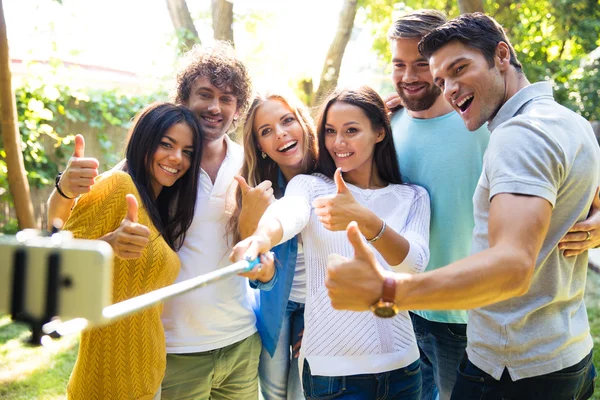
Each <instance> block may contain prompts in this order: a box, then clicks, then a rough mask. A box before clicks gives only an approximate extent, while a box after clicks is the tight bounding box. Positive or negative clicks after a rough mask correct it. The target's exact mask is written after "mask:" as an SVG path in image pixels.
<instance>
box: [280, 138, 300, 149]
mask: <svg viewBox="0 0 600 400" xmlns="http://www.w3.org/2000/svg"><path fill="white" fill-rule="evenodd" d="M296 143H298V141H297V140H292V141H291V142H288V143H286V144H284V145H283V146H281V147H280V148H278V149H277V151H284V150H287V149H289V148H290V147H292V146H293V145H295V144H296Z"/></svg>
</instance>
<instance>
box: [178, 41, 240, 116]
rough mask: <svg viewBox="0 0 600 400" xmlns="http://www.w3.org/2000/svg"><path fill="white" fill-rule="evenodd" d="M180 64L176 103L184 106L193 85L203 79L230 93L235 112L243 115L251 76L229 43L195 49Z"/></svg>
mask: <svg viewBox="0 0 600 400" xmlns="http://www.w3.org/2000/svg"><path fill="white" fill-rule="evenodd" d="M183 60H184V64H183V67H182V68H181V69H180V71H179V72H178V74H177V86H176V93H175V103H177V104H184V105H185V104H187V101H188V100H189V98H190V92H191V90H192V85H193V84H194V81H195V80H196V79H197V78H198V77H200V76H205V77H207V78H208V80H209V81H210V83H211V85H213V86H215V87H217V88H219V89H220V90H223V91H224V90H226V89H229V90H231V91H232V92H233V95H234V96H235V97H236V99H237V111H238V112H239V113H240V114H243V113H244V111H245V110H246V107H248V103H249V102H250V96H251V95H252V84H251V80H250V75H249V74H248V70H247V69H246V67H245V66H244V64H243V63H242V62H241V61H240V60H239V59H238V58H237V57H236V56H235V51H234V49H233V47H231V45H230V44H229V43H228V42H225V41H221V40H217V41H216V42H215V43H214V44H213V45H212V46H201V45H199V44H197V45H194V47H192V48H191V50H189V51H188V52H187V53H185V54H184V55H183Z"/></svg>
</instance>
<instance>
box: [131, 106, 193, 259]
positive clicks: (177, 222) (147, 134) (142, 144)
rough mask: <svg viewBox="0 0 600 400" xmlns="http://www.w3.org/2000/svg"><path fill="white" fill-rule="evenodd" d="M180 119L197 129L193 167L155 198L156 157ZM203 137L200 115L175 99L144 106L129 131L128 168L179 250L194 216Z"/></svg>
mask: <svg viewBox="0 0 600 400" xmlns="http://www.w3.org/2000/svg"><path fill="white" fill-rule="evenodd" d="M179 123H183V124H186V125H187V126H188V127H189V128H190V129H191V130H192V133H193V154H192V157H191V160H190V168H189V170H188V171H187V172H186V173H185V174H184V175H183V176H182V177H181V178H179V179H177V181H176V182H175V183H174V184H173V185H172V186H170V187H166V186H165V187H163V188H162V190H161V191H160V194H159V195H158V197H157V198H156V199H155V198H154V195H153V190H152V175H151V173H150V171H152V159H153V157H154V153H156V150H157V148H158V146H159V145H160V142H161V140H162V138H163V136H164V135H165V134H166V133H167V131H168V130H169V129H170V128H171V127H172V126H173V125H176V124H179ZM203 137H204V135H203V132H202V128H201V127H200V123H199V122H198V120H197V119H196V116H195V115H194V114H193V113H192V112H191V111H190V110H188V109H187V108H185V107H184V106H177V105H174V104H171V103H156V104H151V105H149V106H147V107H146V108H144V109H143V110H142V111H140V112H139V113H138V115H137V116H136V117H135V119H134V123H133V126H132V128H131V130H130V132H129V135H128V142H127V148H126V150H125V157H126V160H127V162H126V163H125V165H124V170H126V171H127V172H128V173H129V175H131V179H132V180H133V182H134V183H135V186H136V188H137V190H138V192H139V194H140V198H141V199H142V203H143V205H144V208H145V209H146V211H147V212H148V215H149V216H150V219H151V220H152V223H153V224H154V226H155V227H156V229H157V230H158V231H159V232H160V233H161V234H162V235H163V237H164V239H165V241H166V242H167V244H168V245H169V247H171V248H172V249H173V250H175V251H177V250H179V249H180V248H181V246H182V245H183V241H184V239H185V233H186V231H187V229H188V228H189V227H190V225H191V224H192V219H193V217H194V210H195V208H196V195H197V191H198V174H199V170H200V158H201V157H202V142H203Z"/></svg>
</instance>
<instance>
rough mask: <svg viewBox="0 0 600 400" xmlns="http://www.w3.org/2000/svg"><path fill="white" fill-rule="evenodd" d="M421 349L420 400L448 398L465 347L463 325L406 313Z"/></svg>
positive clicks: (465, 333)
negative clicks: (421, 382)
mask: <svg viewBox="0 0 600 400" xmlns="http://www.w3.org/2000/svg"><path fill="white" fill-rule="evenodd" d="M410 317H411V319H412V323H413V329H414V330H415V337H416V338H417V344H418V345H419V352H420V353H421V372H422V374H423V387H422V391H421V400H435V399H436V398H437V396H438V394H439V399H440V400H449V399H450V395H451V394H452V388H453V387H454V382H456V370H457V369H458V365H459V364H460V360H461V359H462V357H463V354H464V353H465V349H466V348H467V325H466V324H450V323H444V322H433V321H429V320H426V319H425V318H421V317H420V316H418V315H417V314H413V313H410Z"/></svg>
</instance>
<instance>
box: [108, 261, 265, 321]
mask: <svg viewBox="0 0 600 400" xmlns="http://www.w3.org/2000/svg"><path fill="white" fill-rule="evenodd" d="M259 263H260V259H259V257H257V258H255V259H254V260H252V261H246V260H242V261H238V262H236V263H234V264H231V265H230V266H228V267H225V268H220V269H218V270H216V271H213V272H209V273H208V274H204V275H200V276H197V277H195V278H191V279H187V280H185V281H181V282H178V283H175V284H173V285H171V286H167V287H164V288H161V289H157V290H154V291H152V292H148V293H145V294H143V295H141V296H137V297H134V298H132V299H129V300H125V301H122V302H120V303H116V304H113V305H110V306H107V307H104V310H103V311H102V315H103V316H104V318H105V319H106V323H109V322H112V321H113V320H115V319H118V318H122V317H125V316H127V315H129V314H133V313H135V312H138V311H140V310H143V309H146V308H148V307H152V306H153V305H155V304H157V303H159V302H161V301H164V300H167V299H170V298H171V297H175V296H178V295H180V294H183V293H186V292H189V291H190V290H193V289H197V288H200V287H203V286H206V285H210V284H211V283H214V282H217V281H220V280H222V279H225V278H229V277H230V276H233V275H236V274H239V273H241V272H248V271H251V270H252V268H254V267H255V266H256V265H258V264H259Z"/></svg>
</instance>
